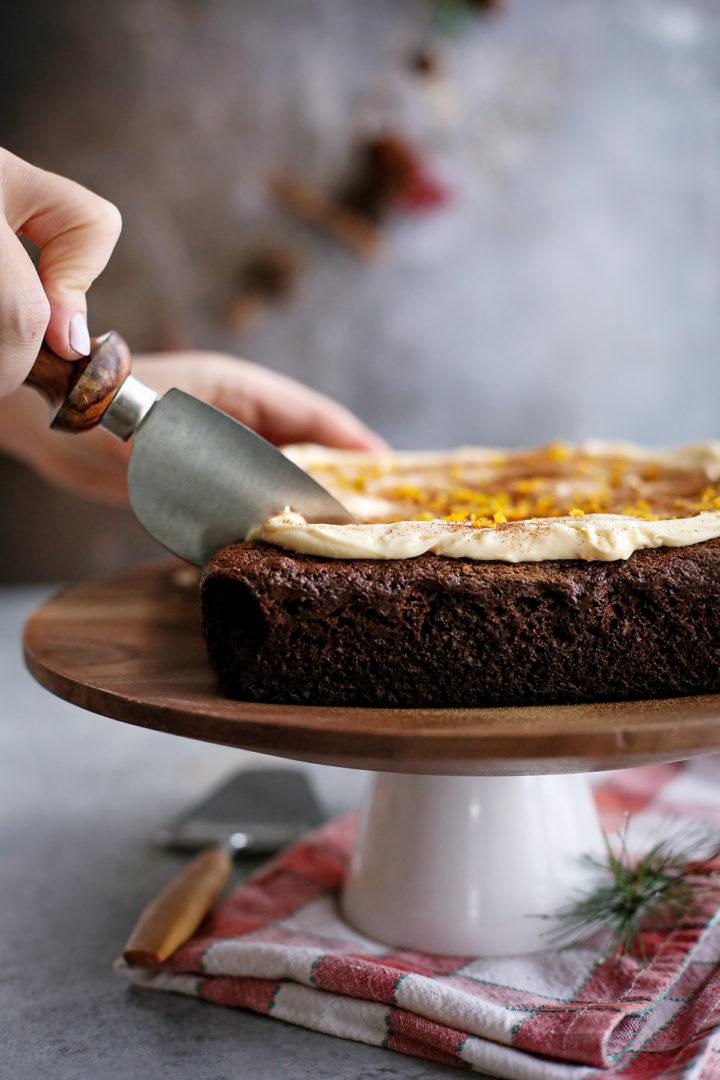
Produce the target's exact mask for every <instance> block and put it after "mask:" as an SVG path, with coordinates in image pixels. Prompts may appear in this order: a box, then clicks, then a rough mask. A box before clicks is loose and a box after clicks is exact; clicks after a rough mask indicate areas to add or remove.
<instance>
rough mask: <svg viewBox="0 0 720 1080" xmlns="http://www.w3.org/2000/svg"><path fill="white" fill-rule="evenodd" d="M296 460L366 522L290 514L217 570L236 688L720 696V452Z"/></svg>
mask: <svg viewBox="0 0 720 1080" xmlns="http://www.w3.org/2000/svg"><path fill="white" fill-rule="evenodd" d="M290 453H291V455H292V456H293V457H294V458H295V460H296V461H298V463H299V464H301V465H303V467H305V468H307V469H308V470H309V471H311V472H312V473H313V474H314V475H315V476H316V477H317V478H318V479H320V480H321V481H322V482H323V483H325V484H326V486H327V487H328V488H329V489H330V490H332V491H333V493H334V494H336V495H338V496H339V497H340V498H341V499H343V500H344V501H345V502H346V504H347V505H348V506H349V508H351V509H352V510H354V512H355V513H356V514H357V516H358V518H359V523H358V524H357V525H345V526H339V525H323V524H322V523H319V524H318V523H316V524H309V523H307V522H306V521H305V520H304V519H303V518H301V517H300V516H299V515H298V514H296V513H294V512H293V511H291V510H288V511H287V512H286V513H285V514H283V515H280V516H279V517H278V518H274V519H271V520H270V521H268V522H266V523H265V525H264V526H263V528H262V529H261V530H259V532H258V535H257V537H255V538H253V539H251V540H249V541H246V542H244V543H240V544H234V545H230V546H228V547H226V548H224V549H223V550H222V551H220V552H219V553H218V554H217V556H216V557H215V558H214V559H213V561H212V562H211V563H210V565H209V566H208V567H207V568H206V570H205V572H204V575H203V579H202V588H201V596H202V609H203V623H204V632H205V637H206V641H207V646H208V652H209V657H210V660H211V663H212V665H213V667H214V668H215V670H216V672H217V674H218V677H219V680H220V683H221V685H222V687H223V689H224V691H225V692H226V693H227V694H228V695H230V696H233V697H238V698H242V699H246V700H253V701H274V702H287V703H302V704H335V705H338V704H345V705H379V706H451V705H452V706H484V705H534V704H549V703H560V702H580V701H606V700H621V699H628V698H646V697H667V696H673V695H681V694H691V693H702V692H711V691H717V690H720V488H718V481H719V480H720V447H717V446H715V445H703V446H695V447H688V448H684V449H682V450H676V451H668V452H657V451H655V452H652V451H643V450H640V449H639V448H637V447H634V446H629V445H622V446H620V445H609V444H586V445H584V446H580V447H569V446H565V445H564V444H554V445H552V446H549V447H544V448H541V449H539V450H533V451H511V452H500V451H491V450H458V451H453V452H452V453H446V454H438V455H432V454H425V455H417V454H397V455H374V456H373V455H368V454H356V453H350V452H337V451H333V452H330V451H324V450H322V449H320V448H295V449H294V450H291V451H290Z"/></svg>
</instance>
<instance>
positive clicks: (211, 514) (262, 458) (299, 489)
mask: <svg viewBox="0 0 720 1080" xmlns="http://www.w3.org/2000/svg"><path fill="white" fill-rule="evenodd" d="M130 367H131V358H130V351H129V349H128V347H127V345H126V343H125V342H124V341H123V339H122V338H121V337H120V335H119V334H117V333H116V332H115V331H110V333H108V334H104V335H103V336H102V337H100V338H95V339H94V340H93V348H92V352H91V353H90V355H89V356H88V357H86V358H84V359H83V360H79V361H77V362H72V361H69V360H63V359H62V358H61V357H59V356H56V355H55V354H54V353H52V352H51V351H50V350H49V349H47V348H45V347H43V348H42V349H41V350H40V352H39V354H38V358H37V360H36V361H35V364H34V365H33V368H32V371H31V372H30V374H29V375H28V377H27V379H26V380H25V381H26V383H27V384H28V385H30V386H33V387H34V388H35V389H36V390H38V391H39V392H40V393H41V394H42V395H43V397H45V398H46V400H47V401H48V404H49V405H50V409H51V414H52V416H53V421H52V425H51V426H52V427H54V428H59V429H60V430H63V431H73V432H82V431H87V430H89V429H90V428H92V427H94V426H95V425H97V424H99V425H100V426H102V427H104V428H106V429H107V430H108V431H110V432H111V433H112V434H113V435H116V436H117V437H118V438H120V439H123V440H126V439H129V438H130V437H131V436H132V438H133V446H132V451H131V455H130V465H129V469H128V492H129V496H130V504H131V506H132V508H133V510H134V512H135V514H136V516H137V517H138V519H139V521H140V522H141V524H142V525H143V526H144V527H145V528H146V529H147V531H148V532H149V533H150V534H151V535H152V536H154V537H155V539H156V540H159V541H160V543H161V544H163V545H164V546H165V547H167V548H169V549H170V551H174V552H175V553H176V554H177V555H180V556H181V557H182V558H183V559H187V560H188V562H192V563H196V564H197V565H198V566H202V565H204V564H205V563H206V562H207V561H208V559H210V558H211V557H212V556H213V555H214V554H215V552H216V551H217V550H218V549H219V548H220V547H222V546H223V545H224V544H229V543H233V542H234V541H237V540H243V539H245V537H246V536H247V535H248V533H249V532H250V531H251V529H253V528H254V527H256V526H258V525H260V524H262V522H263V521H265V520H266V519H267V518H269V517H272V516H273V515H274V514H278V513H282V511H283V510H285V509H286V508H287V507H290V508H291V509H293V510H296V511H298V512H299V513H301V514H302V515H303V516H304V517H305V518H306V519H307V520H308V521H314V522H317V521H324V522H341V523H350V522H353V521H354V520H355V519H354V518H353V517H352V515H351V514H350V513H349V512H348V511H347V510H346V509H345V507H344V506H342V504H341V503H339V502H338V501H337V499H335V498H334V497H333V496H332V495H331V494H330V493H329V492H328V491H326V490H325V488H324V487H322V486H321V485H320V484H318V483H317V481H315V480H313V479H312V477H310V476H308V474H307V473H306V472H304V471H303V470H302V469H300V468H298V466H297V465H294V464H293V462H291V461H290V460H289V458H287V457H285V455H284V454H283V453H281V452H280V451H279V450H277V449H276V448H275V447H274V446H273V445H272V444H271V443H269V442H267V441H266V440H265V439H263V438H261V437H260V436H259V435H257V434H256V433H255V432H254V431H251V430H250V428H247V427H245V426H244V425H243V424H241V423H239V422H238V421H237V420H233V419H232V418H231V417H229V416H227V415H226V414H225V413H222V412H220V411H219V410H218V409H215V408H213V407H212V406H211V405H207V404H206V403H205V402H202V401H199V400H198V399H197V398H193V397H191V396H190V395H189V394H185V393H184V392H183V391H182V390H169V391H168V392H167V393H166V394H165V395H164V396H163V397H162V398H160V400H159V401H158V400H156V397H157V395H156V394H155V391H154V390H151V389H150V387H148V386H145V384H144V383H142V382H140V381H139V380H138V379H135V378H134V377H133V376H132V375H131V374H130Z"/></svg>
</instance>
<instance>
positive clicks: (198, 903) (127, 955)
mask: <svg viewBox="0 0 720 1080" xmlns="http://www.w3.org/2000/svg"><path fill="white" fill-rule="evenodd" d="M232 865H233V862H232V857H231V856H230V855H229V854H228V852H227V851H225V850H224V849H223V848H210V849H209V850H208V851H202V852H200V854H199V855H196V856H195V858H194V859H193V860H192V861H191V862H190V863H188V865H187V866H186V867H185V869H184V870H183V871H182V872H181V873H180V874H178V876H177V877H176V878H174V880H173V881H171V882H170V884H169V885H168V886H166V888H164V889H163V891H162V892H161V893H160V895H159V896H157V897H156V898H155V899H154V900H153V901H152V903H151V904H148V906H147V907H146V908H145V910H144V911H143V913H142V914H141V916H140V918H139V919H138V921H137V922H136V923H135V926H134V928H133V931H132V933H131V934H130V937H129V938H128V940H127V944H126V946H125V948H124V950H123V957H124V959H125V960H126V961H127V963H128V964H132V965H133V967H154V965H155V964H160V963H162V961H163V960H167V958H168V956H170V955H171V954H172V953H174V952H175V950H176V949H178V948H179V947H180V946H181V945H183V944H184V943H185V942H186V941H187V940H188V938H190V937H191V936H192V935H193V933H194V932H195V931H196V930H197V928H198V926H199V925H200V923H201V922H202V920H203V918H204V916H205V915H206V914H207V912H208V910H209V909H210V906H211V905H212V903H213V900H215V898H216V897H217V895H218V894H219V892H220V890H221V889H222V887H223V885H224V884H225V882H226V881H227V879H228V877H229V876H230V871H231V870H232Z"/></svg>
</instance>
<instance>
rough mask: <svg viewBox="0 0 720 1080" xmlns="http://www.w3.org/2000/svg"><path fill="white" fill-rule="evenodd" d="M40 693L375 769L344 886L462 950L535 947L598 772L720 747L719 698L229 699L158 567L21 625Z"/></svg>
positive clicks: (411, 935) (423, 941)
mask: <svg viewBox="0 0 720 1080" xmlns="http://www.w3.org/2000/svg"><path fill="white" fill-rule="evenodd" d="M24 650H25V660H26V663H27V666H28V668H29V670H30V672H31V673H32V675H33V676H34V677H35V678H36V679H37V680H38V682H39V683H41V684H42V685H43V686H44V687H46V688H47V689H48V690H50V691H51V692H52V693H54V694H57V695H58V696H59V697H61V698H64V699H66V700H67V701H70V702H72V703H74V704H76V705H79V706H80V707H81V708H84V709H88V710H90V711H92V712H96V713H100V714H102V715H104V716H109V717H112V718H113V719H115V720H122V721H124V722H125V723H129V724H136V725H140V726H142V727H149V728H154V729H156V730H158V731H166V732H169V733H172V734H174V735H184V736H186V737H188V738H193V739H201V740H203V741H207V742H215V743H222V744H225V745H227V746H236V747H242V748H244V749H248V750H255V751H259V752H260V753H265V754H273V755H278V756H281V757H286V758H294V759H297V760H301V761H314V762H320V763H324V764H331V765H339V766H345V767H349V768H356V769H373V770H377V771H378V775H377V776H376V778H375V784H374V787H373V790H372V792H371V795H370V797H369V800H368V803H367V805H366V807H365V808H364V810H363V812H362V814H361V819H360V826H359V829H358V838H357V841H356V848H355V853H354V856H353V860H352V864H351V868H350V873H349V877H348V881H347V884H346V887H345V892H344V899H343V906H344V911H345V914H346V917H347V918H348V920H349V921H350V922H351V923H352V924H354V925H355V926H356V927H358V928H359V929H361V930H363V931H364V932H365V933H367V934H368V935H369V936H371V937H375V938H377V939H379V940H381V941H385V942H389V943H392V944H395V945H404V946H407V947H411V948H412V947H415V948H419V949H426V950H430V951H435V952H446V953H456V954H480V953H485V954H495V955H498V954H504V953H508V952H512V951H527V950H529V949H533V948H535V949H537V948H542V947H543V943H544V937H543V935H544V934H545V933H546V932H547V930H548V929H549V924H548V923H547V922H546V921H544V920H539V919H536V918H528V915H529V914H540V913H550V912H552V911H554V910H556V909H557V908H558V907H559V906H562V905H563V904H564V903H566V902H567V900H568V899H569V897H570V895H571V893H572V892H573V890H574V889H575V888H577V887H578V886H581V885H582V883H583V881H585V880H586V879H585V875H586V873H587V871H586V870H585V869H584V868H583V867H582V865H581V864H580V862H579V856H580V855H581V854H583V853H585V852H593V851H598V850H599V849H600V847H601V845H602V836H601V833H600V828H599V824H598V820H597V815H596V812H595V809H594V805H593V801H592V797H591V793H590V788H589V785H588V782H587V778H586V777H585V776H583V775H577V774H582V773H585V772H588V771H594V770H604V769H617V768H624V767H628V766H634V765H641V764H650V763H656V762H667V761H676V760H679V759H683V758H688V757H693V756H696V755H699V754H706V753H711V752H713V751H715V750H716V749H718V748H720V695H714V694H713V695H710V694H708V695H702V696H698V697H687V698H674V699H668V700H662V701H660V700H656V701H628V702H618V703H614V702H613V703H601V704H590V705H562V706H541V707H527V708H488V709H376V708H375V709H373V708H340V707H325V706H323V707H320V706H318V707H313V706H295V705H265V704H257V703H251V702H242V701H230V700H229V699H227V698H225V697H223V696H222V694H221V693H220V691H219V690H218V688H217V685H216V683H215V679H214V676H213V673H212V671H211V669H210V667H209V665H208V662H207V659H206V654H205V645H204V642H203V639H202V634H201V630H200V612H199V604H198V598H197V573H196V571H194V570H193V569H191V568H189V567H187V566H185V565H184V564H181V563H178V562H176V561H173V562H172V563H162V564H160V565H155V566H151V567H146V568H142V569H139V570H134V571H130V572H128V573H125V574H122V575H119V576H117V577H112V578H108V579H104V580H100V581H94V582H89V583H85V584H81V585H76V586H74V587H72V588H69V589H66V590H65V591H63V592H61V593H59V594H58V595H57V596H55V597H53V598H52V599H50V600H49V601H47V602H46V603H44V604H43V605H42V606H41V607H40V608H39V609H38V610H37V611H36V612H35V613H34V614H33V615H32V616H31V617H30V618H29V620H28V622H27V624H26V626H25V632H24Z"/></svg>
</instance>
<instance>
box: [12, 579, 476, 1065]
mask: <svg viewBox="0 0 720 1080" xmlns="http://www.w3.org/2000/svg"><path fill="white" fill-rule="evenodd" d="M51 592H52V590H51V589H50V588H48V587H47V586H42V587H39V586H27V587H7V588H2V589H0V682H1V685H2V687H3V692H2V705H0V717H1V719H0V792H2V796H1V798H2V815H1V819H0V820H1V822H2V824H1V825H0V858H1V859H2V868H3V870H2V875H0V926H1V927H2V933H1V934H0V1015H1V1016H2V1020H3V1023H2V1034H1V1035H0V1048H1V1049H0V1074H1V1075H2V1076H3V1077H7V1078H8V1080H30V1078H32V1080H85V1078H86V1077H87V1078H92V1080H104V1078H106V1077H112V1078H113V1080H124V1078H127V1080H131V1078H132V1080H137V1078H138V1077H142V1076H172V1077H173V1080H183V1078H188V1080H189V1078H192V1080H225V1078H227V1080H230V1078H232V1080H238V1078H239V1077H242V1078H243V1080H252V1078H254V1077H258V1078H263V1080H273V1078H275V1077H298V1078H299V1077H310V1076H312V1077H313V1078H314V1080H324V1078H328V1080H330V1078H332V1080H343V1078H348V1080H349V1078H351V1077H352V1078H355V1077H358V1078H359V1077H362V1078H364V1080H372V1078H374V1077H377V1078H379V1077H382V1078H383V1080H391V1078H393V1077H412V1078H416V1080H421V1078H422V1080H430V1078H431V1077H432V1078H435V1077H453V1076H457V1075H458V1073H457V1070H456V1069H452V1068H449V1067H446V1066H440V1065H434V1064H431V1063H429V1062H424V1061H420V1060H417V1059H414V1058H406V1057H404V1056H401V1055H399V1054H395V1053H393V1052H391V1051H388V1050H382V1049H379V1048H376V1047H370V1046H365V1045H361V1044H358V1043H352V1042H349V1041H346V1040H344V1039H336V1038H332V1037H330V1036H326V1035H321V1034H318V1033H316V1032H313V1031H306V1030H304V1029H302V1028H297V1027H293V1026H291V1025H288V1024H284V1023H282V1022H280V1021H277V1020H273V1019H270V1018H268V1017H264V1016H258V1015H255V1014H253V1013H250V1012H245V1011H241V1010H235V1009H228V1008H223V1007H220V1006H216V1005H211V1004H208V1003H205V1002H200V1001H196V1000H192V999H187V998H184V997H180V996H176V995H173V994H169V993H159V992H157V991H151V990H140V989H137V988H130V987H128V986H127V984H126V983H125V981H124V980H122V979H120V978H119V977H118V976H117V975H115V974H114V973H113V971H112V962H113V960H114V959H115V957H116V956H117V955H118V954H119V952H120V950H121V949H122V945H123V943H124V940H125V937H126V935H127V933H128V931H129V929H130V927H131V926H132V923H133V921H134V919H135V917H136V916H137V914H138V912H139V911H140V910H141V908H142V907H143V905H144V904H145V903H146V902H147V901H148V900H149V899H151V898H152V896H154V895H155V893H156V892H157V891H158V890H159V888H161V887H162V885H163V884H164V883H165V882H166V881H167V880H168V879H169V878H170V877H171V876H172V874H173V873H174V872H175V871H176V869H177V868H179V867H180V866H181V865H182V857H181V856H175V855H171V854H169V853H167V852H164V851H162V850H160V849H158V848H156V847H154V846H153V844H152V843H151V842H150V840H149V837H150V834H151V833H152V830H153V829H154V828H155V827H156V826H158V825H160V824H162V823H164V822H165V821H167V820H169V819H171V818H172V817H173V816H174V815H176V814H177V813H179V812H180V811H181V810H182V809H184V808H185V807H186V806H188V805H189V804H191V803H192V802H193V801H195V800H196V799H198V798H200V797H201V796H202V795H204V794H205V793H206V792H207V791H208V790H209V789H210V788H211V787H212V786H213V785H214V784H215V783H216V782H218V781H219V780H220V779H221V778H222V777H224V776H226V775H228V774H229V773H231V772H233V771H234V770H236V769H237V768H239V767H243V766H244V765H247V764H252V762H253V761H254V762H258V763H267V762H268V760H269V759H267V758H265V759H261V758H259V756H258V755H254V754H250V753H246V752H243V751H238V750H231V749H227V748H224V747H218V746H211V745H206V744H203V743H197V742H192V741H190V740H187V739H181V738H177V737H174V736H168V735H164V734H160V733H158V732H153V731H145V730H143V729H140V728H134V727H129V726H126V725H124V724H120V723H117V722H115V721H113V720H109V719H107V718H106V717H101V716H96V715H93V714H91V713H87V712H84V711H83V710H81V709H79V708H77V707H76V706H73V705H70V704H68V703H66V702H64V701H61V700H59V699H57V698H55V697H53V696H52V695H51V694H49V693H48V692H47V691H45V690H43V689H42V688H41V687H40V686H39V685H37V684H36V683H35V682H34V681H33V680H32V678H31V677H30V675H29V674H28V673H27V671H26V670H25V668H24V666H23V661H22V655H21V633H22V625H23V622H24V620H25V618H26V617H27V616H28V615H29V614H30V612H31V611H32V610H33V608H34V607H36V606H37V605H38V604H39V603H41V602H42V601H43V599H44V598H45V597H47V596H48V595H49V594H50V593H51ZM305 767H306V768H309V769H310V770H311V771H312V778H313V781H314V783H315V786H316V788H317V790H318V792H319V794H320V795H321V797H322V798H323V800H324V801H325V804H326V806H327V807H328V809H329V810H330V811H331V812H338V813H339V812H342V811H344V810H347V809H350V808H352V807H353V806H354V805H357V803H358V801H359V800H360V798H361V796H362V790H363V785H364V783H365V781H366V775H365V774H362V773H353V772H350V771H348V770H342V769H334V768H328V767H322V766H305Z"/></svg>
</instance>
